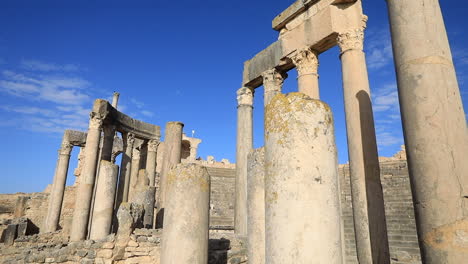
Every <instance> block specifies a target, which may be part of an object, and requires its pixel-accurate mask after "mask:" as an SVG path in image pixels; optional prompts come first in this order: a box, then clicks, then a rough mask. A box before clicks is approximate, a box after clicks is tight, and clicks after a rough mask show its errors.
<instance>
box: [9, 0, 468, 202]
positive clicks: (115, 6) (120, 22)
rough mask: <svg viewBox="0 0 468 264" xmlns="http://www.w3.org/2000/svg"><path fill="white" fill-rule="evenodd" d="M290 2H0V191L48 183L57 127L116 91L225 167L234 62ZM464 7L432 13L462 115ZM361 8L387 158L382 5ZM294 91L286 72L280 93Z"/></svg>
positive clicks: (389, 103)
mask: <svg viewBox="0 0 468 264" xmlns="http://www.w3.org/2000/svg"><path fill="white" fill-rule="evenodd" d="M94 2H99V3H94ZM293 2H294V1H292V0H289V1H278V0H276V1H272V0H256V1H245V0H237V1H214V0H204V1H188V0H182V1H164V0H159V1H49V0H42V1H34V0H31V1H22V0H11V1H10V0H3V1H1V2H0V25H2V26H1V29H0V117H1V121H0V126H1V129H0V137H1V138H2V146H1V147H0V166H1V176H0V177H1V181H0V193H5V192H7V193H12V192H20V191H22V192H32V191H42V190H43V189H44V188H45V187H46V185H47V184H49V183H51V182H52V178H53V174H54V169H55V162H56V159H57V149H58V148H59V146H60V142H61V136H62V133H63V130H64V129H79V130H86V128H87V122H88V113H89V109H90V107H91V106H92V102H93V100H94V99H95V98H105V99H109V98H110V97H111V95H112V92H113V91H114V90H115V91H119V92H120V93H121V99H120V109H122V111H124V112H125V113H127V114H129V115H131V116H133V117H135V118H138V119H141V120H144V121H146V122H150V123H154V124H157V125H160V126H161V128H162V130H163V129H164V126H165V123H166V122H167V121H182V122H184V123H185V131H186V132H187V134H190V131H191V130H192V129H193V130H195V131H196V134H195V136H196V137H199V138H201V139H202V140H203V143H202V144H201V145H200V148H199V156H201V157H203V158H206V156H207V155H214V156H215V158H216V159H217V160H221V158H228V159H229V160H231V161H235V136H236V95H235V94H236V90H237V89H238V88H240V85H241V80H242V69H243V62H244V61H245V60H248V59H250V58H251V57H252V56H254V55H255V54H256V53H258V52H259V51H261V50H262V49H264V48H265V47H267V46H268V45H269V44H270V43H272V42H273V41H275V40H276V39H277V36H278V33H277V32H276V31H274V30H272V29H271V20H272V19H273V18H274V17H275V16H276V15H277V14H279V13H280V12H281V11H282V10H284V9H285V8H286V7H287V6H289V5H290V4H291V3H293ZM462 2H463V1H458V0H444V1H441V5H442V10H443V13H444V16H445V21H446V27H447V31H448V35H449V39H450V42H451V45H452V52H453V54H454V62H455V65H456V69H457V73H458V77H459V83H460V88H461V92H462V96H463V101H464V105H465V109H466V106H467V105H468V102H467V100H468V79H467V73H468V46H467V45H466V43H468V19H467V18H466V14H468V7H467V5H466V4H464V3H462ZM364 10H365V13H366V14H367V15H368V16H369V21H368V28H367V31H366V43H365V51H366V53H367V62H368V68H369V78H370V83H371V91H372V94H373V103H374V110H375V113H374V115H375V119H376V130H377V139H378V145H379V154H380V155H381V156H391V155H393V154H394V153H395V152H397V151H398V150H399V148H400V145H401V144H403V139H402V131H401V121H400V117H399V109H398V101H397V94H396V84H395V74H394V68H393V61H392V51H391V46H390V33H389V26H388V20H387V13H386V12H387V10H386V5H385V1H384V0H372V1H364ZM338 55H339V54H338V50H337V48H334V49H332V50H330V51H328V52H326V53H324V54H322V55H321V56H320V63H321V65H320V69H319V74H320V88H321V95H322V99H323V100H324V101H326V102H327V103H329V104H330V105H331V107H332V109H333V111H334V117H335V126H336V142H337V146H338V151H339V161H340V163H345V162H347V160H348V158H347V148H346V129H345V122H344V109H343V98H342V86H341V66H340V60H339V58H338ZM296 87H297V85H296V74H295V70H293V71H290V73H289V78H288V79H287V80H286V82H285V86H284V91H285V92H290V91H295V90H297V88H296ZM257 91H258V92H257V96H256V98H255V106H256V108H255V110H254V115H255V118H254V119H255V120H254V121H255V123H254V126H255V136H254V141H255V143H254V144H255V147H260V146H261V145H263V139H262V136H263V132H262V129H263V124H262V122H263V113H262V112H263V110H262V105H263V103H262V100H263V96H262V93H263V89H262V88H259V89H258V90H257ZM76 155H77V151H76V150H75V151H74V152H73V157H72V161H71V164H70V175H69V181H68V182H69V183H71V182H73V180H74V176H73V175H72V172H73V169H74V168H75V166H76Z"/></svg>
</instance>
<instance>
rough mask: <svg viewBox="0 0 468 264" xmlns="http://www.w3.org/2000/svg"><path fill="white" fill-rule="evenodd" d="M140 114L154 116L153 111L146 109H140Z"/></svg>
mask: <svg viewBox="0 0 468 264" xmlns="http://www.w3.org/2000/svg"><path fill="white" fill-rule="evenodd" d="M141 114H142V115H144V116H147V117H153V116H154V113H153V112H151V111H148V110H142V111H141Z"/></svg>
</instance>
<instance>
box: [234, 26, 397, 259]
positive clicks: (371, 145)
mask: <svg viewBox="0 0 468 264" xmlns="http://www.w3.org/2000/svg"><path fill="white" fill-rule="evenodd" d="M365 23H366V17H363V20H362V27H360V28H356V29H353V30H350V31H348V32H344V33H342V34H339V36H338V39H337V43H338V45H339V47H340V49H341V54H340V58H341V62H342V74H343V90H344V103H345V111H346V126H347V138H348V149H349V151H348V154H349V160H350V167H351V188H352V195H353V213H354V223H355V231H356V241H357V245H358V258H359V261H360V263H389V249H388V239H387V232H386V221H385V212H384V203H383V193H382V187H381V183H380V169H379V163H378V154H377V144H376V137H375V129H374V120H373V114H372V106H371V101H370V98H371V97H370V91H369V82H368V77H367V69H366V62H365V55H364V52H363V41H364V28H365ZM292 61H293V63H294V64H295V66H296V69H297V71H298V90H299V92H301V93H303V94H306V95H307V96H308V97H309V98H312V99H319V94H320V92H319V85H318V73H317V70H318V65H319V63H318V54H317V53H316V52H315V51H314V50H311V49H309V48H304V49H301V50H298V51H296V54H295V55H294V56H293V57H292ZM286 76H287V75H286V74H285V73H281V72H279V71H278V70H276V69H271V70H268V71H265V72H264V73H263V74H262V77H263V86H264V92H265V95H264V106H267V105H268V104H269V103H270V102H271V100H272V98H273V97H274V96H275V95H276V94H279V93H281V88H282V84H283V80H284V78H285V77H286ZM253 94H254V93H253V89H250V88H248V87H243V88H241V89H240V90H239V91H238V134H237V138H238V143H237V172H236V173H237V175H236V176H237V178H236V201H235V202H236V203H235V204H236V219H235V220H236V221H235V230H236V233H238V234H240V235H247V233H246V231H247V228H246V226H249V225H258V223H247V222H246V221H247V215H248V213H247V208H248V206H247V201H249V202H250V201H251V200H250V199H249V200H247V199H245V198H244V197H247V196H248V195H247V193H246V192H247V191H246V190H247V185H246V184H245V183H246V182H247V177H251V175H250V176H248V173H247V162H248V153H249V152H250V151H252V122H253V120H252V108H253V105H252V103H251V102H253ZM265 118H268V117H267V114H266V113H265ZM265 131H266V130H265ZM265 141H267V140H265ZM265 162H269V161H265ZM270 162H271V161H270ZM266 168H268V166H266ZM336 195H338V194H336ZM259 206H261V205H259ZM258 210H265V208H264V206H263V208H258ZM293 219H294V218H293ZM250 235H251V234H249V236H250ZM257 250H258V249H257ZM340 255H341V254H340ZM259 263H262V261H261V262H259ZM269 263H270V262H269Z"/></svg>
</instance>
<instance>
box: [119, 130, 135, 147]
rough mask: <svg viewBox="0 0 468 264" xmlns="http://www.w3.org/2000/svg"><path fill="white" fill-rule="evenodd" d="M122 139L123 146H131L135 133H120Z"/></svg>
mask: <svg viewBox="0 0 468 264" xmlns="http://www.w3.org/2000/svg"><path fill="white" fill-rule="evenodd" d="M122 139H123V143H124V145H125V146H128V147H131V148H133V143H135V134H133V133H125V134H123V135H122Z"/></svg>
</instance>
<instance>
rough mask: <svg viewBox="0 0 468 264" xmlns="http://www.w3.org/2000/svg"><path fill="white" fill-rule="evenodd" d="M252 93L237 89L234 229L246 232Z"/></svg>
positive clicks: (251, 132)
mask: <svg viewBox="0 0 468 264" xmlns="http://www.w3.org/2000/svg"><path fill="white" fill-rule="evenodd" d="M253 94H254V91H253V89H251V88H248V87H242V88H240V89H239V90H237V145H236V180H235V202H234V204H235V210H234V229H235V232H236V233H237V234H240V235H246V234H247V156H248V154H249V152H250V151H251V150H252V149H253V115H252V110H253Z"/></svg>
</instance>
